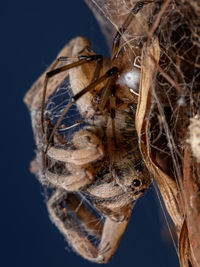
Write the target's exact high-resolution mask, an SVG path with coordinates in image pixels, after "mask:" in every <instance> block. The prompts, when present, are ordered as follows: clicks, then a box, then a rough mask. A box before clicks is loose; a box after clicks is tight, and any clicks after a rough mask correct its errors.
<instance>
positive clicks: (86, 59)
mask: <svg viewBox="0 0 200 267" xmlns="http://www.w3.org/2000/svg"><path fill="white" fill-rule="evenodd" d="M67 59H68V58H67V57H59V58H58V59H56V61H55V63H54V64H53V66H52V67H51V69H50V71H49V72H47V73H46V76H45V80H44V89H43V95H42V110H41V125H42V131H43V133H44V109H45V99H46V92H47V85H48V81H49V79H50V78H51V77H53V76H55V75H56V74H59V73H61V72H63V71H66V70H69V69H72V68H75V67H78V66H81V65H84V64H86V63H89V62H92V61H97V62H98V61H99V62H101V61H102V56H101V55H90V56H78V61H77V62H73V63H71V64H68V65H66V66H62V67H59V68H57V69H55V66H56V65H57V64H58V62H60V61H66V60H67Z"/></svg>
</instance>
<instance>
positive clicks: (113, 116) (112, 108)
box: [110, 87, 117, 147]
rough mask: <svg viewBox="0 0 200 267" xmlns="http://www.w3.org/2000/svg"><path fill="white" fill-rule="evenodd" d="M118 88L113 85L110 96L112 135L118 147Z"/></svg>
mask: <svg viewBox="0 0 200 267" xmlns="http://www.w3.org/2000/svg"><path fill="white" fill-rule="evenodd" d="M115 92H116V89H115V88H114V87H112V90H111V96H110V117H111V123H112V136H113V140H114V144H115V147H117V139H116V131H115V109H116V96H115Z"/></svg>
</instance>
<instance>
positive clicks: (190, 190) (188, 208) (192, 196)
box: [183, 145, 200, 267]
mask: <svg viewBox="0 0 200 267" xmlns="http://www.w3.org/2000/svg"><path fill="white" fill-rule="evenodd" d="M183 187H184V188H183V190H184V192H183V193H184V200H185V216H186V224H187V228H188V239H189V242H190V246H191V254H192V262H193V266H195V267H198V266H200V253H199V251H200V241H199V238H197V237H196V236H197V235H198V233H200V163H197V161H196V160H195V158H194V157H193V156H192V153H191V149H190V147H189V145H187V146H186V148H185V153H184V170H183Z"/></svg>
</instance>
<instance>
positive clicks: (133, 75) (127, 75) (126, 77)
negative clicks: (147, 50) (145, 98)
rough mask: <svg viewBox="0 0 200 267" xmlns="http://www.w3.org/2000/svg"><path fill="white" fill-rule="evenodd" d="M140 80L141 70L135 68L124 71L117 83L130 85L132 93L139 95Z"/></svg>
mask: <svg viewBox="0 0 200 267" xmlns="http://www.w3.org/2000/svg"><path fill="white" fill-rule="evenodd" d="M139 81H140V71H139V70H137V69H135V68H134V69H131V70H128V71H126V72H124V73H122V74H121V75H120V77H119V79H118V80H117V84H119V85H121V86H128V87H129V88H130V92H131V93H133V94H136V95H138V87H139Z"/></svg>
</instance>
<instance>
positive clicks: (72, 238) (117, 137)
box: [30, 1, 152, 263]
mask: <svg viewBox="0 0 200 267" xmlns="http://www.w3.org/2000/svg"><path fill="white" fill-rule="evenodd" d="M151 2H152V1H143V2H137V3H136V4H135V6H134V7H133V8H132V10H131V12H130V13H129V15H128V16H127V18H126V19H125V21H124V23H123V25H122V27H121V28H120V29H119V31H118V32H117V34H116V36H115V37H114V41H113V47H112V55H111V58H110V60H109V59H108V60H106V59H103V57H102V56H101V55H97V54H95V53H94V52H93V51H92V49H91V48H90V44H89V42H88V40H87V39H86V38H84V37H77V38H75V39H74V40H72V41H71V43H69V44H68V45H67V47H66V48H64V50H63V55H62V56H61V57H58V59H57V60H56V61H55V63H54V64H53V65H52V67H51V69H50V71H49V72H47V74H46V77H45V81H44V88H43V92H42V108H41V120H38V115H37V117H34V116H36V115H35V113H34V112H32V110H31V114H32V117H34V118H33V121H34V122H33V129H34V132H35V136H36V143H37V165H38V166H37V171H36V170H34V171H33V172H35V173H36V172H37V175H38V176H42V179H41V180H42V181H45V182H46V183H47V184H50V185H52V186H54V187H55V188H56V190H55V192H54V193H53V194H52V196H51V198H50V199H49V200H48V201H47V207H48V210H49V214H50V217H51V219H52V221H53V223H55V224H56V226H57V227H58V229H59V230H60V231H61V232H62V233H63V235H64V236H65V237H66V239H67V240H68V242H69V244H71V246H72V247H73V248H74V250H75V251H76V252H77V253H79V254H80V255H82V256H83V257H84V258H86V259H88V260H91V261H94V262H98V263H104V262H107V261H109V259H110V258H111V257H112V255H113V254H114V252H115V250H116V249H117V247H118V244H119V241H120V238H121V236H122V234H123V232H124V231H125V228H126V226H127V223H128V220H129V218H130V215H131V211H132V208H133V206H134V204H135V202H136V200H137V199H138V198H139V197H140V196H142V195H143V194H144V192H145V191H146V190H147V189H148V187H149V185H150V183H151V179H150V176H149V173H148V171H147V169H146V167H145V165H144V164H143V162H142V159H141V155H140V151H139V147H138V144H137V139H138V138H137V134H136V130H135V125H134V116H135V105H136V104H137V97H138V86H139V76H140V70H139V69H140V66H138V64H137V59H138V57H139V56H140V49H136V51H135V54H133V53H129V54H128V57H129V60H128V62H127V60H126V59H127V58H125V57H124V56H123V52H122V50H120V40H121V36H122V34H123V33H124V32H125V31H126V30H127V28H128V26H129V25H130V23H131V21H132V20H133V18H134V17H135V16H136V14H137V13H138V12H139V11H140V10H141V9H142V8H143V6H145V5H146V4H149V3H151ZM138 46H139V45H138ZM68 48H70V49H71V55H70V58H76V59H77V61H75V62H72V63H70V64H67V65H65V64H64V65H63V63H65V62H66V61H68V60H70V58H69V55H68V54H67V56H66V55H65V53H64V51H65V50H66V49H68ZM61 54H62V51H61ZM60 63H61V65H62V66H59V67H57V68H55V67H56V66H58V64H60ZM66 71H67V74H66V75H69V80H70V85H71V89H72V92H73V97H71V99H70V101H69V103H68V104H67V106H66V107H65V108H64V111H63V113H62V115H61V116H60V118H59V119H58V121H57V122H56V124H55V125H54V126H52V125H51V122H49V120H48V118H47V116H45V104H46V103H47V101H48V98H49V95H50V93H49V92H48V90H49V87H50V84H51V80H53V79H51V78H52V77H54V76H55V77H58V76H59V75H62V73H64V72H65V73H66ZM66 75H65V76H64V77H65V78H66ZM55 80H56V82H55V83H56V84H58V83H59V78H57V79H55ZM57 82H58V83H57ZM54 86H55V84H54ZM33 87H35V88H37V87H40V93H37V94H36V95H37V98H40V97H41V90H42V89H41V81H40V79H39V82H37V85H35V86H33ZM52 91H53V89H51V92H52ZM31 94H32V92H31V91H30V96H31ZM33 97H34V98H35V96H33ZM33 102H34V101H33ZM35 103H37V104H33V106H34V108H35V109H37V107H38V100H37V101H35ZM73 104H76V106H77V108H78V111H79V113H80V115H81V117H82V119H83V121H84V122H85V123H86V124H87V125H86V126H84V127H83V128H82V129H81V130H79V131H76V132H75V133H74V135H73V136H72V140H71V142H70V143H69V142H66V141H65V138H64V137H63V136H61V135H60V134H59V130H58V127H59V125H60V123H61V121H62V120H63V118H64V117H65V115H66V113H67V112H68V111H69V109H70V107H71V106H72V105H73ZM38 125H39V126H38ZM41 136H42V137H41ZM39 139H40V141H38V140H39ZM43 144H44V145H43ZM40 178H41V177H40ZM80 193H85V194H86V195H87V196H89V198H90V201H91V205H92V207H93V208H95V209H96V210H97V211H98V212H99V213H100V214H101V215H102V216H103V217H104V218H105V222H104V223H103V224H102V225H99V223H98V219H97V218H95V216H94V214H93V212H92V211H90V209H89V208H88V207H87V206H84V205H83V204H82V201H81V200H80V198H78V197H77V194H80ZM69 210H70V212H69ZM72 214H73V215H72ZM92 221H93V222H94V223H93V224H91V222H92ZM80 225H82V226H80ZM97 228H98V231H97ZM86 232H87V233H86ZM91 233H93V236H95V237H98V240H99V243H98V244H97V245H94V244H92V242H90V241H89V238H88V236H87V235H88V234H91Z"/></svg>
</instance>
